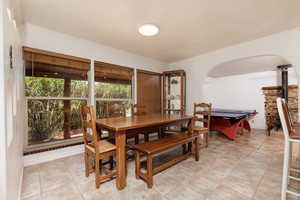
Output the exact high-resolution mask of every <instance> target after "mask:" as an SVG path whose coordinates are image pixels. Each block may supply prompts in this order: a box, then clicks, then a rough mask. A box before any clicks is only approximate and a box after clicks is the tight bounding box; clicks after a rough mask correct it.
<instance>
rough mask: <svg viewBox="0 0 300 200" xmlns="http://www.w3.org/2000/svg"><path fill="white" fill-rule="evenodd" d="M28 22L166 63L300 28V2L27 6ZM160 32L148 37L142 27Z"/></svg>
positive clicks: (94, 1)
mask: <svg viewBox="0 0 300 200" xmlns="http://www.w3.org/2000/svg"><path fill="white" fill-rule="evenodd" d="M22 4H23V5H22V7H23V15H24V20H25V22H28V23H32V24H36V25H39V26H42V27H45V28H48V29H51V30H55V31H58V32H63V33H67V34H71V35H74V36H77V37H81V38H85V39H88V40H92V41H96V42H98V43H101V44H104V45H108V46H111V47H114V48H118V49H122V50H126V51H129V52H132V53H135V54H138V55H142V56H145V57H150V58H154V59H157V60H160V61H163V62H174V61H177V60H181V59H185V58H189V57H193V56H195V55H199V54H203V53H206V52H209V51H213V50H216V49H219V48H223V47H226V46H229V45H233V44H237V43H240V42H244V41H248V40H253V39H256V38H259V37H263V36H266V35H270V34H272V33H276V32H280V31H284V30H288V29H291V28H294V27H297V26H300V12H299V8H300V1H299V0H288V1H287V0H248V1H241V0H226V1H220V0H187V1H179V0H177V1H176V0H151V1H149V0H147V1H146V0H109V1H104V0H86V1H83V0H72V1H70V0H50V1H41V0H23V1H22ZM145 23H153V24H156V25H158V26H159V28H160V33H159V34H158V35H157V36H154V37H144V36H141V35H140V34H139V33H138V27H139V26H140V25H142V24H145Z"/></svg>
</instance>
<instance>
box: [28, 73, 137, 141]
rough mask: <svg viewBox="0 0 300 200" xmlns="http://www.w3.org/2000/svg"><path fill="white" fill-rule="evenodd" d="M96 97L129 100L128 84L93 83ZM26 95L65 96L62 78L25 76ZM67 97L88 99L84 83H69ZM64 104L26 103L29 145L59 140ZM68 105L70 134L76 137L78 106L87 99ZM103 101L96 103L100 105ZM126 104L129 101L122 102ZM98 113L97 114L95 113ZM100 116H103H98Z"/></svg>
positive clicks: (61, 102) (43, 101)
mask: <svg viewBox="0 0 300 200" xmlns="http://www.w3.org/2000/svg"><path fill="white" fill-rule="evenodd" d="M95 94H96V95H95V96H96V98H122V99H123V98H124V99H130V98H131V85H125V84H112V83H99V82H97V83H95ZM25 95H26V96H27V97H64V79H58V78H43V77H25ZM70 97H77V98H78V97H79V98H80V97H81V98H87V97H88V82H87V81H77V80H72V81H71V94H70ZM64 101H65V100H47V99H46V100H45V99H29V100H28V104H27V106H28V110H27V112H28V127H29V133H28V136H29V137H28V143H29V144H38V143H45V142H51V141H55V140H61V139H64V138H63V131H64V130H63V127H64ZM68 101H70V105H71V111H70V112H71V124H70V128H71V132H72V133H71V135H72V136H74V135H75V136H78V135H80V134H78V131H80V105H81V104H86V100H68ZM104 103H105V102H99V101H98V102H97V106H96V108H97V109H98V108H99V107H98V105H99V104H101V105H103V104H104ZM122 103H128V102H122ZM97 114H98V111H97ZM97 116H98V117H101V116H103V115H97Z"/></svg>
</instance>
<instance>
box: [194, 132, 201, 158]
mask: <svg viewBox="0 0 300 200" xmlns="http://www.w3.org/2000/svg"><path fill="white" fill-rule="evenodd" d="M199 145H200V139H199V136H197V137H195V139H194V146H195V147H194V148H195V160H196V161H199V151H200V148H199Z"/></svg>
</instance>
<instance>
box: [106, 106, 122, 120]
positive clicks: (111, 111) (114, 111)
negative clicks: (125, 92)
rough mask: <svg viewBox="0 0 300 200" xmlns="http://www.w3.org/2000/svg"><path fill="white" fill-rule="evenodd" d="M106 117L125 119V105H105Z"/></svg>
mask: <svg viewBox="0 0 300 200" xmlns="http://www.w3.org/2000/svg"><path fill="white" fill-rule="evenodd" d="M106 117H107V118H113V117H126V108H125V105H123V104H119V103H114V104H106Z"/></svg>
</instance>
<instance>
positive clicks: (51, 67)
mask: <svg viewBox="0 0 300 200" xmlns="http://www.w3.org/2000/svg"><path fill="white" fill-rule="evenodd" d="M23 58H24V61H25V74H26V76H35V77H49V78H70V79H73V80H87V72H88V70H89V69H90V63H91V61H90V60H89V59H84V58H79V57H74V56H68V55H64V54H59V53H54V52H50V51H44V50H40V49H34V48H29V47H23Z"/></svg>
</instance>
